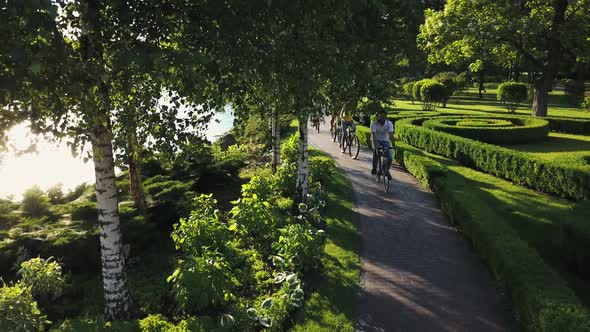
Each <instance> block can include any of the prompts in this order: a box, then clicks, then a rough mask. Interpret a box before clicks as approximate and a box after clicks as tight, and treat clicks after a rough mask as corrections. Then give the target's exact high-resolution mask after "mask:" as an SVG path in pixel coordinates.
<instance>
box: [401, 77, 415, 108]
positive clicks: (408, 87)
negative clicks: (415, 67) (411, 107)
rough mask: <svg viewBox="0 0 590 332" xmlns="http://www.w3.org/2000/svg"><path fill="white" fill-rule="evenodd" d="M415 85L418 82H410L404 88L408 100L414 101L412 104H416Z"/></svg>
mask: <svg viewBox="0 0 590 332" xmlns="http://www.w3.org/2000/svg"><path fill="white" fill-rule="evenodd" d="M415 83H416V82H408V83H406V84H404V85H403V87H402V89H403V91H404V94H405V95H406V97H407V98H408V99H410V100H411V101H412V104H413V103H414V84H415Z"/></svg>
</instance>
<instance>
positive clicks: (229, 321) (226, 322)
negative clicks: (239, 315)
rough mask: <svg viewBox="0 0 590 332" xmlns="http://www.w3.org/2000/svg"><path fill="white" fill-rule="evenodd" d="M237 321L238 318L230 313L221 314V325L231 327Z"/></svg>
mask: <svg viewBox="0 0 590 332" xmlns="http://www.w3.org/2000/svg"><path fill="white" fill-rule="evenodd" d="M235 322H236V319H235V318H234V316H232V315H229V314H223V315H221V327H230V326H232V325H234V323H235Z"/></svg>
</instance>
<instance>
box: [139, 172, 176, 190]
mask: <svg viewBox="0 0 590 332" xmlns="http://www.w3.org/2000/svg"><path fill="white" fill-rule="evenodd" d="M170 180H172V179H171V178H170V177H169V176H167V175H162V174H158V175H156V176H152V177H151V178H148V179H146V180H145V181H143V186H144V187H147V186H150V185H152V184H154V183H158V182H167V181H170Z"/></svg>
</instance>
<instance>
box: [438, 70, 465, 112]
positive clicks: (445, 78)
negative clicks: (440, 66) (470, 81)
mask: <svg viewBox="0 0 590 332" xmlns="http://www.w3.org/2000/svg"><path fill="white" fill-rule="evenodd" d="M432 79H433V80H435V81H437V82H438V83H440V84H442V85H443V86H444V87H445V91H444V94H443V97H442V99H441V102H442V107H447V101H448V100H449V99H450V98H451V96H452V95H453V94H454V93H455V92H456V91H457V90H458V89H459V84H458V83H457V74H455V73H453V72H442V73H438V74H436V75H434V77H432Z"/></svg>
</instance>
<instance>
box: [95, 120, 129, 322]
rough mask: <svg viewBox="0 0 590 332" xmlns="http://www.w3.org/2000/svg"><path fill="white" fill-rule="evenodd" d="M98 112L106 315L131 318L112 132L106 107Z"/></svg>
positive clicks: (97, 168)
mask: <svg viewBox="0 0 590 332" xmlns="http://www.w3.org/2000/svg"><path fill="white" fill-rule="evenodd" d="M99 113H100V114H99V115H98V116H99V121H97V125H96V128H95V130H94V135H95V137H94V140H93V142H92V150H93V159H94V174H95V177H96V200H97V202H98V227H99V230H100V252H101V261H102V279H103V289H104V301H105V318H106V319H107V320H118V319H125V318H128V315H129V290H128V288H127V275H126V270H125V259H124V257H123V250H122V247H123V243H122V236H121V227H120V223H119V212H118V199H117V187H116V184H115V163H114V160H113V145H112V142H111V138H112V133H111V129H110V125H109V122H108V114H106V111H104V110H100V111H99Z"/></svg>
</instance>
